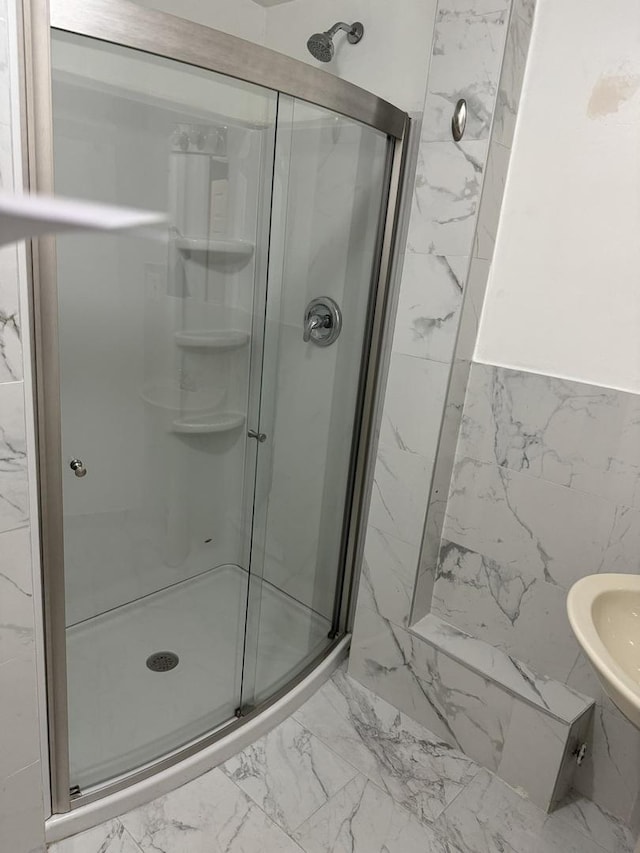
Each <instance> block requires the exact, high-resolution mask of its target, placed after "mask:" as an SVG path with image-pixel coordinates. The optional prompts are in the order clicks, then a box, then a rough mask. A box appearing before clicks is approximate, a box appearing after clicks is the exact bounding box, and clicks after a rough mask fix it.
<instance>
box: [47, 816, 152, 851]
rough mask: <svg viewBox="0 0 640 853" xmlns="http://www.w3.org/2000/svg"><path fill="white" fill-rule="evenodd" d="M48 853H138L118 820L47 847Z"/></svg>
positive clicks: (137, 848)
mask: <svg viewBox="0 0 640 853" xmlns="http://www.w3.org/2000/svg"><path fill="white" fill-rule="evenodd" d="M49 853H140V848H139V847H138V845H137V844H136V843H135V841H134V840H133V838H131V836H130V835H129V833H128V832H127V830H126V829H125V828H124V826H123V825H122V824H121V823H120V821H119V820H109V821H107V822H106V823H103V824H100V826H96V827H94V828H93V829H88V830H87V831H86V832H81V833H79V834H78V835H73V836H72V837H71V838H65V839H64V841H59V842H58V843H57V844H52V845H51V846H50V847H49Z"/></svg>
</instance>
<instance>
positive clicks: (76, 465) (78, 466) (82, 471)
mask: <svg viewBox="0 0 640 853" xmlns="http://www.w3.org/2000/svg"><path fill="white" fill-rule="evenodd" d="M69 468H71V470H72V471H73V473H74V474H75V475H76V477H85V476H86V474H87V469H86V468H85V467H84V464H83V462H82V460H81V459H72V460H71V462H70V463H69Z"/></svg>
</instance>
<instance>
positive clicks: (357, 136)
mask: <svg viewBox="0 0 640 853" xmlns="http://www.w3.org/2000/svg"><path fill="white" fill-rule="evenodd" d="M388 156H389V143H388V139H387V137H386V135H385V134H383V133H381V132H379V131H377V130H375V129H373V128H371V127H368V126H365V125H363V124H360V123H359V122H356V121H353V120H351V119H349V118H346V117H344V116H341V115H337V114H336V113H333V112H331V111H329V110H327V109H323V108H321V107H318V106H313V105H311V104H308V103H305V102H303V101H300V100H296V99H293V98H289V97H285V96H283V95H281V96H280V103H279V111H278V130H277V142H276V162H275V179H274V201H273V211H272V230H271V254H270V269H269V284H268V299H267V312H266V327H265V345H264V372H263V382H262V402H261V406H260V432H261V433H263V434H264V435H265V436H266V438H265V441H264V442H263V443H261V444H260V446H259V450H258V472H257V480H256V493H255V519H254V541H253V551H252V560H251V595H250V605H249V617H248V625H247V653H246V656H245V678H244V682H243V707H244V706H249V707H251V706H252V705H253V704H256V703H259V702H260V701H261V700H263V699H264V698H265V697H267V696H269V695H270V694H272V693H274V692H275V691H276V690H277V689H279V688H280V687H282V686H283V685H284V684H286V682H287V681H289V680H290V679H291V678H293V677H294V676H295V675H297V674H298V673H299V672H300V671H301V670H302V669H303V668H304V666H305V665H306V664H308V663H309V661H310V660H312V659H313V658H314V657H315V656H317V654H318V652H319V651H321V650H322V648H323V647H324V646H325V645H326V644H327V638H328V637H333V636H336V635H337V630H336V629H337V625H336V624H334V610H335V608H336V595H337V594H338V592H339V590H341V589H342V584H341V583H340V582H339V581H340V572H341V570H342V568H343V566H344V559H343V555H342V547H343V533H344V531H345V530H346V527H347V525H348V522H349V518H348V507H349V506H350V503H351V496H350V478H351V465H352V461H353V459H354V444H355V440H356V439H357V435H358V426H357V425H358V421H359V410H358V406H359V394H360V380H361V376H362V375H363V373H364V368H365V366H366V365H365V364H364V359H365V358H366V354H367V352H368V349H367V340H368V324H369V307H370V302H371V301H372V294H373V293H374V286H373V281H374V276H376V274H377V260H378V255H379V253H378V251H377V241H378V236H379V233H380V225H381V221H382V205H383V201H384V200H385V198H386V186H387V183H388V178H387V163H388ZM332 312H335V313H332ZM316 324H317V325H316ZM314 326H315V327H314Z"/></svg>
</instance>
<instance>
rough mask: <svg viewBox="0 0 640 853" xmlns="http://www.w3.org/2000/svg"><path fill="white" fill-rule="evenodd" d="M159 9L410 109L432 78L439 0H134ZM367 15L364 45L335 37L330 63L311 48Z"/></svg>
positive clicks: (418, 108) (419, 107)
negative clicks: (336, 27) (320, 37)
mask: <svg viewBox="0 0 640 853" xmlns="http://www.w3.org/2000/svg"><path fill="white" fill-rule="evenodd" d="M136 2H137V3H139V4H140V5H141V6H148V7H150V8H154V9H159V10H160V11H162V12H169V13H170V14H173V15H179V16H180V17H182V18H187V19H189V20H192V21H196V22H198V23H200V24H205V25H206V26H209V27H214V28H215V29H218V30H222V31H223V32H226V33H231V34H232V35H236V36H240V38H245V39H248V40H249V41H253V42H257V43H258V44H264V45H266V46H267V47H270V48H271V49H272V50H277V51H279V52H280V53H284V54H286V55H287V56H292V57H293V58H294V59H300V60H302V61H303V62H308V63H309V64H311V65H316V66H317V67H318V68H321V69H322V70H323V71H328V72H329V73H331V74H336V75H337V76H339V77H343V78H344V79H345V80H349V81H350V82H351V83H355V84H356V85H358V86H362V87H363V88H364V89H368V90H369V91H370V92H373V93H374V94H376V95H379V96H380V97H382V98H385V99H386V100H388V101H391V102H392V103H394V104H396V105H397V106H399V107H401V108H402V109H404V110H407V111H408V112H419V111H421V110H422V106H423V103H424V94H425V88H426V84H427V62H426V60H427V57H428V56H429V55H430V51H431V38H432V34H433V24H434V19H435V13H436V5H437V0H403V2H402V3H399V4H397V5H395V6H391V5H390V4H389V2H388V0H323V2H321V3H320V2H318V0H291V2H286V3H280V4H278V5H276V6H271V7H268V8H266V9H265V8H262V7H261V6H259V5H257V3H255V2H254V0H136ZM356 20H358V21H362V22H363V24H364V26H365V35H364V38H363V39H362V41H361V42H360V44H358V45H356V46H352V45H350V44H348V43H347V40H346V36H345V34H344V33H339V34H338V35H337V36H336V39H335V44H336V55H335V57H334V59H333V61H332V62H330V63H324V62H317V61H316V60H315V59H314V58H313V57H312V56H311V54H310V53H309V51H308V50H307V39H308V38H309V36H310V35H311V34H312V33H315V32H319V31H323V30H327V29H328V28H329V27H330V26H331V25H332V24H334V23H335V22H336V21H346V22H348V23H353V21H356Z"/></svg>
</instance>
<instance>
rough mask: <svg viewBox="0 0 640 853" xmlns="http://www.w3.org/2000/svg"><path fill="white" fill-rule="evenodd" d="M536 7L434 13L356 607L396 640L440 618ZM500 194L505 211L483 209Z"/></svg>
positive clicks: (517, 2) (529, 3) (462, 3)
mask: <svg viewBox="0 0 640 853" xmlns="http://www.w3.org/2000/svg"><path fill="white" fill-rule="evenodd" d="M533 8H534V4H533V0H514V3H513V6H512V7H511V6H510V4H509V3H508V2H499V3H497V4H495V3H488V2H484V0H442V2H441V3H440V4H439V6H438V11H437V14H436V27H435V35H434V44H433V52H432V57H431V67H430V71H429V79H428V87H427V95H426V100H425V111H424V118H423V126H422V132H421V139H420V146H419V156H418V168H417V173H416V181H415V192H414V197H413V204H412V210H411V218H410V223H409V232H408V239H407V251H406V254H405V258H404V268H403V271H402V278H401V283H400V294H399V301H398V310H397V316H396V323H395V333H394V337H393V345H392V350H393V353H392V365H391V369H390V372H389V378H388V383H387V389H386V396H385V400H384V409H383V415H382V422H383V423H382V429H381V434H380V444H379V448H378V457H377V464H376V468H375V479H374V488H373V495H372V500H371V510H370V515H369V526H368V531H367V539H366V544H365V559H364V564H363V572H362V578H361V581H360V597H359V602H358V608H361V607H362V608H366V609H368V610H372V609H377V612H379V613H380V614H381V615H382V616H383V617H384V618H387V619H390V620H391V621H392V623H393V624H394V625H396V626H398V627H407V626H408V625H409V623H410V622H411V620H412V616H413V620H414V621H415V620H417V619H419V618H420V617H421V616H423V615H425V614H426V613H427V612H428V611H429V609H430V605H431V596H432V591H433V578H434V572H435V566H436V560H437V554H438V547H439V543H440V537H441V531H442V523H443V519H444V508H445V506H446V497H447V491H448V485H449V481H450V478H451V471H452V468H453V460H454V455H455V448H456V443H457V435H458V429H459V422H460V417H461V413H462V402H463V400H464V391H465V387H466V381H467V375H468V370H469V363H470V354H471V352H472V350H473V341H474V340H475V335H476V333H477V326H478V320H479V316H480V311H481V307H482V299H483V295H484V288H485V286H486V280H487V276H488V270H489V260H488V259H486V258H483V257H480V256H479V255H478V253H479V252H480V251H481V250H482V249H483V248H484V247H485V246H488V245H491V241H490V238H489V225H486V226H483V227H482V232H483V239H482V241H480V240H479V239H476V238H475V236H474V234H475V231H476V230H477V231H478V233H479V232H480V230H481V229H480V227H479V226H478V227H477V220H478V214H479V213H480V216H481V217H482V215H483V211H484V208H485V206H486V207H487V210H489V211H490V220H491V222H492V223H494V224H493V227H495V210H496V205H497V206H498V207H499V200H498V199H497V198H496V197H495V196H496V192H498V191H499V188H500V186H501V184H502V183H503V182H504V178H505V174H504V173H501V174H500V175H497V174H496V175H495V176H494V177H491V175H489V176H488V180H487V181H486V182H485V183H486V184H487V190H485V191H483V193H484V194H483V196H482V205H481V206H480V207H479V204H480V195H481V189H482V178H483V173H484V170H485V162H486V160H487V150H489V162H488V166H489V167H490V168H492V169H493V170H494V171H495V166H497V165H500V166H501V167H502V168H506V163H505V158H504V157H500V156H492V154H491V151H492V150H493V149H494V148H495V146H502V147H504V149H505V151H506V150H507V149H508V146H509V145H510V142H511V138H512V135H513V126H514V124H515V114H516V111H517V105H518V99H519V92H520V86H521V81H522V75H523V72H524V62H525V59H526V54H527V48H528V41H529V35H530V30H531V25H532V18H533ZM503 59H504V62H503ZM501 63H503V67H502V72H501V71H500V68H501ZM460 97H465V99H466V100H467V102H468V106H469V123H468V127H467V131H466V134H465V137H464V139H463V141H462V143H460V144H457V143H455V142H453V140H452V139H451V133H450V121H451V115H452V111H453V108H454V106H455V104H456V102H457V100H458V98H460ZM494 112H495V121H494V123H493V128H492V116H493V114H494ZM490 138H491V144H490V145H489V142H490ZM490 190H491V192H492V194H493V196H494V198H492V199H491V200H487V201H486V202H485V197H486V196H487V195H488V194H489V193H490ZM488 215H489V214H488ZM463 296H464V300H463ZM459 331H460V334H458V333H459ZM456 337H458V344H457V345H456ZM439 435H440V444H439V447H438V436H439ZM437 449H438V456H437V459H436V450H437ZM432 481H433V482H432ZM430 486H431V495H429V490H430ZM427 508H428V512H427ZM425 514H426V519H427V521H426V528H425V523H424V520H425ZM423 528H425V529H423ZM423 536H424V539H423ZM420 549H422V559H421V561H420V562H418V560H417V557H418V554H419V552H420ZM412 601H413V614H412V611H411V605H412Z"/></svg>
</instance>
